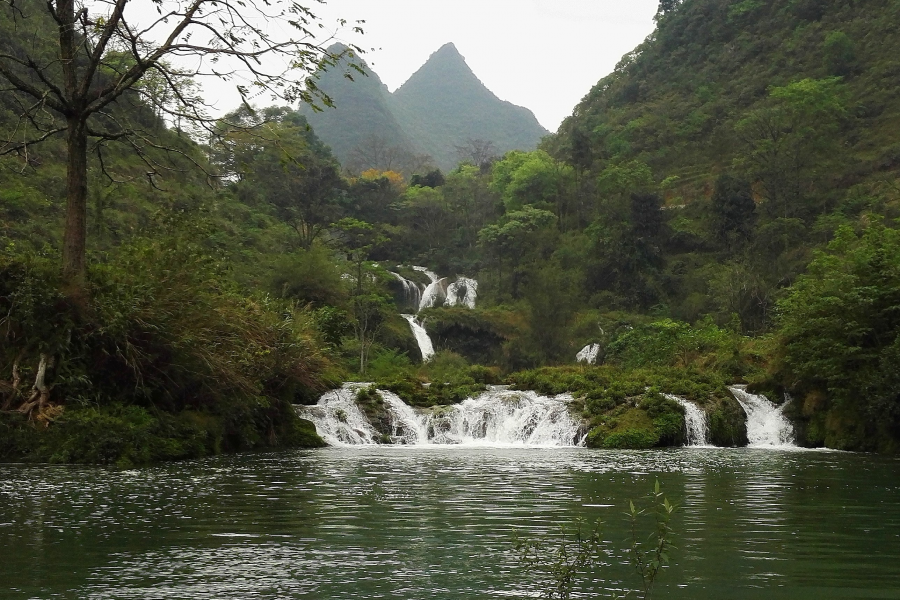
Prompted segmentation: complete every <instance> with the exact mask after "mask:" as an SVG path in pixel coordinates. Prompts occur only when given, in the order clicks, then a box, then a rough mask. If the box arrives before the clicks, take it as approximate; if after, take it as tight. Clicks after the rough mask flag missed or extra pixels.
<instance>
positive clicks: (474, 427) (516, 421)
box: [300, 384, 583, 447]
mask: <svg viewBox="0 0 900 600" xmlns="http://www.w3.org/2000/svg"><path fill="white" fill-rule="evenodd" d="M358 387H359V385H358V384H356V385H355V387H354V386H353V385H352V384H350V385H345V386H344V387H343V388H341V389H340V390H335V391H332V392H328V393H327V394H325V395H324V396H322V398H321V399H320V400H319V403H318V404H317V405H316V406H312V407H302V408H301V409H300V415H301V416H302V417H304V418H306V419H309V420H311V421H312V422H313V423H314V424H315V426H316V430H317V431H318V432H319V435H321V436H322V438H323V439H324V440H325V441H326V442H327V443H328V444H330V445H334V446H359V445H368V444H373V443H376V442H377V441H378V440H381V439H384V436H388V437H390V439H391V441H392V442H393V443H395V444H406V445H416V446H428V445H448V444H452V445H461V446H536V447H570V446H578V445H580V444H581V442H582V437H583V436H582V423H581V422H580V421H579V420H578V419H576V418H575V417H574V416H573V415H572V414H571V411H570V410H569V403H570V402H571V401H572V397H571V396H569V395H561V396H555V397H547V396H540V395H538V394H537V393H535V392H516V391H510V390H507V389H503V388H502V387H499V386H498V387H495V388H494V389H491V390H489V391H487V392H484V393H482V394H480V395H479V396H477V397H475V398H469V399H467V400H465V401H464V402H462V403H460V404H457V405H453V406H441V407H436V408H432V409H414V408H412V407H410V406H408V405H407V404H406V403H405V402H403V400H401V399H400V398H399V397H398V396H397V395H395V394H392V393H391V392H387V391H382V390H379V394H380V395H381V397H382V399H383V401H384V410H385V413H386V416H387V420H388V421H389V431H381V432H379V431H377V430H376V429H375V427H373V426H372V424H371V423H369V422H368V420H366V417H365V415H364V414H363V413H362V411H360V410H359V409H358V408H356V410H355V411H353V412H352V414H351V409H350V408H349V407H348V406H347V403H348V402H349V403H350V404H353V400H354V399H355V394H356V391H355V390H356V389H358ZM357 418H362V419H363V420H364V421H365V423H364V424H361V423H359V422H358V421H357Z"/></svg>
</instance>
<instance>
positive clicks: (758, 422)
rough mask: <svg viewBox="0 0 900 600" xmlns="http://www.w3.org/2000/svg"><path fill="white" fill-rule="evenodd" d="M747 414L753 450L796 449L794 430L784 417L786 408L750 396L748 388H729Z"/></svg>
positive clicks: (763, 397) (749, 438)
mask: <svg viewBox="0 0 900 600" xmlns="http://www.w3.org/2000/svg"><path fill="white" fill-rule="evenodd" d="M728 389H729V390H730V391H731V393H732V394H734V397H735V398H736V399H737V401H738V402H739V403H740V405H741V407H743V409H744V412H745V413H747V438H748V440H749V442H750V444H749V445H750V447H751V448H795V447H796V445H795V443H794V428H793V426H792V425H791V423H790V421H788V420H787V418H786V417H785V416H784V407H785V406H787V403H785V404H783V405H781V406H775V405H774V404H773V403H772V402H770V401H769V399H768V398H766V397H765V396H758V395H756V394H750V393H748V392H747V390H746V386H742V385H735V386H731V387H729V388H728Z"/></svg>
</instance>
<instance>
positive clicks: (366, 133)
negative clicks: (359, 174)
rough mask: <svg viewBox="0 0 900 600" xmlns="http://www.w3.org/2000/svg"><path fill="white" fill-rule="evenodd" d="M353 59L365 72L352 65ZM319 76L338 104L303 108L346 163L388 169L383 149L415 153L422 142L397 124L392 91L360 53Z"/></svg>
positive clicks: (339, 47)
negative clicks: (419, 142) (417, 143)
mask: <svg viewBox="0 0 900 600" xmlns="http://www.w3.org/2000/svg"><path fill="white" fill-rule="evenodd" d="M347 50H348V49H347V48H346V46H343V45H340V44H336V45H333V46H331V47H330V48H329V49H328V51H329V52H331V53H333V54H338V53H340V52H346V51H347ZM350 60H352V61H353V62H354V63H355V64H356V65H358V66H359V67H360V68H361V69H362V71H363V73H358V72H356V71H354V70H352V69H350V68H349V65H348V61H350ZM348 73H349V74H350V77H348V76H347V74H348ZM317 76H318V78H319V80H318V82H317V85H318V86H319V88H321V89H322V90H323V91H324V92H325V93H327V94H328V95H329V96H330V97H331V98H332V100H334V103H335V108H328V107H325V108H324V109H323V110H321V111H316V110H313V109H312V108H311V107H309V106H308V105H302V106H301V112H302V113H303V114H304V115H305V116H306V118H307V120H308V121H309V124H310V125H311V126H312V128H313V130H314V131H315V132H316V134H317V135H318V136H319V137H320V138H321V139H322V140H323V141H325V143H327V144H328V145H329V146H331V150H332V152H333V153H334V155H335V156H337V157H338V159H339V160H340V161H341V163H342V164H343V165H344V166H345V167H347V166H351V163H354V162H355V163H360V164H358V165H357V166H358V167H361V168H363V169H364V168H368V167H370V166H378V167H379V168H388V167H389V166H390V165H388V164H381V163H382V161H383V160H384V157H383V156H381V154H383V153H384V152H387V151H388V150H389V149H394V150H395V153H396V150H399V151H400V153H403V154H413V153H415V151H416V150H417V145H416V144H415V143H414V142H413V141H412V140H411V139H410V137H409V136H408V135H407V134H406V132H405V130H404V128H403V127H402V126H401V125H400V123H398V121H397V118H396V117H395V115H394V111H393V110H392V108H391V104H392V98H391V93H390V91H388V89H387V86H386V85H384V83H382V82H381V79H380V78H379V77H378V74H377V73H375V72H374V71H372V70H371V69H370V68H369V66H368V65H367V64H366V62H365V61H362V60H360V59H359V58H358V57H353V58H348V59H347V60H345V61H344V62H343V64H340V65H338V66H337V67H336V68H332V69H329V70H326V71H320V72H319V73H317Z"/></svg>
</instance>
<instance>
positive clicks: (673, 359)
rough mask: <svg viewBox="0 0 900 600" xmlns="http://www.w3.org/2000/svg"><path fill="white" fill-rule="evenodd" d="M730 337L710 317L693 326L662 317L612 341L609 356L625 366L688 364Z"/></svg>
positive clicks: (716, 347)
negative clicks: (709, 319)
mask: <svg viewBox="0 0 900 600" xmlns="http://www.w3.org/2000/svg"><path fill="white" fill-rule="evenodd" d="M731 341H732V336H731V335H730V334H729V333H728V332H727V331H725V330H723V329H720V328H719V327H717V326H716V325H715V324H714V323H712V322H710V321H706V322H704V323H701V324H700V325H699V326H697V327H692V326H690V325H689V324H687V323H682V322H678V321H673V320H672V319H663V320H661V321H655V322H653V323H650V324H648V325H639V326H637V327H635V328H633V329H631V330H629V331H627V332H625V333H624V334H622V335H621V336H619V337H618V338H617V339H615V340H614V341H613V342H612V343H610V345H609V347H608V349H607V356H608V359H609V360H610V361H613V362H617V363H620V364H622V365H623V366H624V367H626V368H638V367H644V366H688V365H690V364H691V363H692V362H694V361H695V360H696V359H697V358H698V357H700V356H701V355H706V354H709V353H712V352H716V351H720V350H721V349H722V348H723V347H727V346H728V345H729V344H730V343H731Z"/></svg>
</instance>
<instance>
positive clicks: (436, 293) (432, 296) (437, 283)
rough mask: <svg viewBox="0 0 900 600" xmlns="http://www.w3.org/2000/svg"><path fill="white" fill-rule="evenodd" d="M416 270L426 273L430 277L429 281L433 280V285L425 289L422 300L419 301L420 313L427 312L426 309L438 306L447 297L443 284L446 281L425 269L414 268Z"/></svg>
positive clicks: (430, 284)
mask: <svg viewBox="0 0 900 600" xmlns="http://www.w3.org/2000/svg"><path fill="white" fill-rule="evenodd" d="M413 269H414V270H416V271H419V272H420V273H424V274H425V275H427V276H428V279H430V280H431V283H429V284H428V286H427V287H426V288H425V291H424V292H422V300H421V301H419V311H422V310H425V309H426V308H431V307H432V306H434V305H436V304H437V303H438V302H441V301H443V300H444V298H445V297H446V294H445V293H444V287H443V285H442V282H443V281H444V279H441V278H439V277H438V276H437V273H434V272H432V271H429V270H428V269H426V268H425V267H413Z"/></svg>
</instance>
